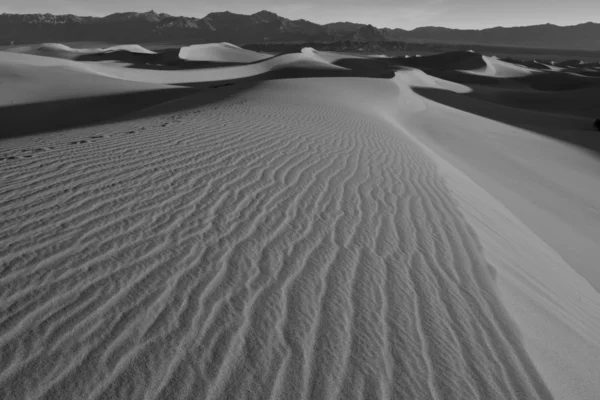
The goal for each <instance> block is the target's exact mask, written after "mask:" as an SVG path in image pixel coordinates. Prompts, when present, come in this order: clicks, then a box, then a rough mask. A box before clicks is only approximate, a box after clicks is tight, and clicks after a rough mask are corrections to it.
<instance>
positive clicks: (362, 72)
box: [0, 55, 394, 139]
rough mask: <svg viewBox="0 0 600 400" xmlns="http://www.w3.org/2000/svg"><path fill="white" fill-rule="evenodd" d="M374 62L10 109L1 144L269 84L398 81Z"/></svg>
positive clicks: (1, 115)
mask: <svg viewBox="0 0 600 400" xmlns="http://www.w3.org/2000/svg"><path fill="white" fill-rule="evenodd" d="M280 56H281V55H279V56H276V57H280ZM367 61H369V60H367ZM373 61H374V63H372V64H371V63H369V62H366V63H359V64H356V63H354V62H353V61H352V60H350V61H349V62H346V61H344V60H342V61H341V62H340V63H341V64H342V65H346V68H349V67H354V69H347V70H337V69H328V68H309V67H286V68H279V69H276V70H273V71H269V72H266V73H264V74H260V75H255V76H251V77H246V78H242V79H231V80H222V81H211V82H190V83H181V84H172V85H171V86H173V89H161V90H153V91H142V92H132V93H126V94H118V95H106V96H93V97H85V98H74V99H66V100H57V101H51V102H40V103H29V104H22V105H7V106H3V107H0V121H1V123H2V129H1V130H0V139H8V138H14V137H19V136H24V135H32V134H38V133H43V132H51V131H56V130H61V129H71V128H78V127H86V126H93V125H96V124H100V123H104V122H107V121H115V120H117V121H119V120H121V121H122V120H128V119H134V118H138V117H139V115H141V114H140V113H142V114H143V115H144V116H154V115H157V113H158V114H160V113H168V112H175V111H181V110H184V109H188V108H190V109H191V108H196V107H199V106H202V105H204V104H210V103H214V102H218V101H221V100H223V99H225V98H227V97H229V96H231V95H234V94H236V93H239V92H242V91H244V90H248V89H249V88H251V87H253V86H255V85H257V84H259V83H260V82H261V81H266V80H275V79H299V78H340V77H369V78H382V79H390V78H393V77H394V70H393V69H391V68H388V67H387V66H386V65H382V64H381V63H377V62H376V60H373ZM370 65H371V66H372V67H370ZM191 94H194V97H193V100H191V101H190V102H174V103H173V105H172V106H165V107H155V108H151V109H148V108H149V107H153V106H157V105H160V104H162V103H165V102H169V101H171V100H175V99H179V98H181V97H184V96H188V95H191ZM146 109H148V110H146Z"/></svg>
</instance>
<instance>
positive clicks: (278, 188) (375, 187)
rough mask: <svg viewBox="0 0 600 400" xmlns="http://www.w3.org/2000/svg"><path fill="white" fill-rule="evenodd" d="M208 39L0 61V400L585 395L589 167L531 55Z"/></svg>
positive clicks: (593, 201)
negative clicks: (167, 62)
mask: <svg viewBox="0 0 600 400" xmlns="http://www.w3.org/2000/svg"><path fill="white" fill-rule="evenodd" d="M206 48H207V47H206V46H205V47H204V49H206ZM208 48H210V49H211V50H210V52H209V53H210V55H211V57H214V58H213V60H212V61H213V62H219V63H228V62H237V63H240V62H242V61H243V62H244V63H243V64H242V65H236V66H222V67H218V68H197V69H182V70H177V71H173V70H171V71H168V70H153V69H140V68H132V67H131V66H129V67H128V66H123V65H120V64H118V63H105V62H96V63H94V62H82V61H73V60H69V59H63V58H56V57H54V58H50V57H41V56H39V55H31V54H17V53H0V86H1V87H4V88H5V90H3V91H2V94H1V95H0V107H2V109H1V110H4V111H2V112H3V113H4V114H3V119H5V120H7V121H9V123H10V124H11V125H10V126H11V127H12V128H11V131H10V133H8V134H4V136H3V138H2V139H0V176H1V177H2V178H1V180H2V184H1V185H0V199H1V201H0V213H1V215H2V220H3V223H2V226H1V227H0V260H1V263H2V264H1V269H0V354H1V355H2V356H1V359H2V360H3V361H2V363H1V364H0V397H1V398H7V399H37V398H43V399H167V398H173V399H188V398H189V399H199V398H201V399H225V398H231V399H234V398H236V399H237V398H249V399H250V398H251V399H268V398H271V399H295V398H298V399H319V398H322V399H354V398H356V399H486V400H487V399H543V400H546V399H552V398H554V399H596V398H598V397H599V396H600V388H599V387H598V385H597V382H598V381H599V380H600V372H599V371H598V368H596V367H597V360H598V359H600V333H599V332H600V295H599V294H598V291H597V290H595V289H594V287H595V288H596V289H598V288H599V287H600V277H599V276H598V275H597V274H598V272H597V271H596V269H595V268H594V267H595V261H594V260H596V259H597V258H598V256H599V255H600V254H599V253H600V250H598V249H600V247H599V246H598V245H599V244H600V232H599V229H600V228H599V226H600V224H598V222H599V221H598V216H599V215H600V214H599V210H600V204H599V203H598V202H599V201H600V200H599V199H600V196H599V194H600V193H599V192H600V182H599V179H600V178H598V176H597V171H598V169H597V168H598V166H599V165H598V163H599V162H600V161H598V158H597V155H596V154H595V153H594V151H593V149H592V147H591V145H590V142H586V141H584V140H579V141H577V143H575V140H574V139H573V136H576V135H578V134H579V135H583V134H584V133H585V134H593V131H591V130H589V129H588V126H587V125H585V124H584V121H585V118H586V117H587V115H585V114H584V113H583V112H580V113H579V114H577V115H576V114H573V113H571V112H570V111H569V108H568V107H567V108H565V110H566V111H565V113H564V114H561V115H554V117H552V115H553V114H554V111H553V109H552V108H551V106H550V105H549V104H550V102H548V101H546V102H544V101H542V100H540V101H539V102H538V105H537V106H536V107H533V108H535V109H523V108H522V107H519V105H518V104H519V103H518V101H516V100H515V98H516V99H522V98H523V96H530V97H527V98H528V99H530V98H534V99H535V98H538V97H539V98H540V99H545V98H546V97H545V96H550V95H551V93H550V91H548V90H545V91H544V90H541V89H535V88H533V87H532V86H531V85H537V86H536V87H539V85H542V84H543V83H544V82H545V81H544V80H542V81H540V78H538V77H537V74H543V72H540V71H533V70H526V73H522V74H521V73H518V74H517V73H516V72H515V71H522V69H521V67H519V66H517V67H514V68H513V65H512V64H510V65H505V64H508V63H504V62H501V61H499V60H496V59H492V58H489V59H486V58H481V59H480V60H478V59H477V58H476V57H477V55H476V54H475V55H474V57H475V58H473V59H471V58H468V59H466V60H465V59H464V58H462V57H463V56H462V55H461V56H460V59H458V60H456V62H455V63H450V64H452V65H454V66H453V68H455V71H456V74H454V75H452V76H456V77H460V79H457V82H450V81H447V80H443V79H440V78H439V77H436V76H435V75H439V73H437V72H436V71H431V69H432V68H434V67H436V65H435V61H436V60H437V62H439V61H440V60H449V59H452V58H453V57H456V56H454V55H450V56H446V57H445V58H444V57H437V58H433V59H430V58H428V57H420V58H419V59H418V62H419V63H421V64H422V65H423V66H424V67H423V68H424V70H426V71H427V72H429V74H428V73H425V72H423V71H420V70H417V69H412V68H404V69H401V70H398V71H397V72H396V73H395V75H394V76H393V77H387V75H385V76H386V77H380V78H370V77H363V76H361V74H362V73H363V71H364V70H365V64H364V62H366V61H364V60H358V61H357V60H356V58H354V61H350V62H347V61H344V59H343V58H338V57H339V55H335V54H330V53H320V52H316V51H314V50H313V49H305V50H303V51H302V52H301V53H296V54H286V55H282V56H278V57H274V58H266V59H260V60H258V61H256V60H250V59H246V60H245V61H244V60H240V59H237V61H236V57H240V52H239V51H238V50H236V49H233V48H229V47H227V46H226V45H224V44H218V45H215V46H210V47H208ZM215 48H216V50H215ZM201 49H202V48H201ZM192 50H193V51H192ZM230 50H231V51H230ZM125 51H127V50H125ZM186 51H187V52H195V56H194V57H195V58H200V57H199V55H201V54H202V53H203V52H204V51H205V50H202V51H199V50H198V49H197V48H196V49H193V48H192V49H189V50H186ZM186 51H184V54H185V53H186ZM242 53H243V54H246V53H245V51H244V52H242ZM188 54H191V53H188ZM432 60H433V61H432ZM196 61H198V60H196ZM451 61H452V60H451ZM466 64H468V65H471V66H472V67H473V68H469V69H468V70H467V72H461V71H462V68H463V67H464V66H465V65H466ZM342 65H344V66H342ZM373 65H375V66H377V68H379V67H381V64H373ZM447 65H449V64H447ZM441 67H443V66H442V65H441V66H440V68H441ZM522 68H523V69H524V70H525V69H526V67H522ZM442 69H443V68H442ZM473 71H475V73H473ZM548 73H556V71H550V72H548ZM540 76H542V78H543V79H546V78H544V77H546V76H547V75H540ZM561 76H562V75H561ZM550 78H552V79H551V81H552V82H555V81H556V79H557V78H556V77H555V76H554V75H553V76H550ZM550 78H548V79H550ZM470 79H472V80H473V81H472V82H471V81H469V80H470ZM481 79H492V80H494V82H495V83H494V85H496V86H497V87H498V91H499V92H500V93H503V96H502V97H501V98H500V99H496V102H493V101H490V98H492V97H493V96H492V95H491V94H490V93H491V92H490V91H491V90H493V89H492V88H491V86H486V85H484V84H482V83H481ZM569 79H570V78H569ZM57 82H58V83H57ZM222 82H227V84H223V83H222ZM485 82H487V81H485ZM540 82H541V83H540ZM565 82H566V81H565ZM569 82H571V81H569ZM585 82H588V81H585ZM590 82H592V81H590ZM200 84H201V85H200ZM513 89H514V90H515V91H516V93H520V94H519V95H518V96H513V95H511V93H509V92H510V91H511V90H513ZM486 90H487V92H486ZM569 90H571V89H569ZM572 90H583V91H584V93H586V96H590V98H591V96H594V94H595V93H597V89H596V87H595V86H593V85H592V84H591V83H590V86H589V87H587V86H586V87H585V88H580V89H572ZM148 93H153V96H154V97H150V96H148ZM552 93H557V95H559V94H560V93H562V95H563V97H560V96H559V97H558V98H559V99H562V100H560V101H562V102H564V103H567V102H569V101H573V98H576V96H575V95H572V96H571V97H568V96H567V95H566V93H568V92H565V91H562V92H552ZM123 95H127V96H129V95H132V96H135V97H134V98H135V99H139V100H140V103H139V104H137V103H136V102H132V101H123V102H121V103H119V106H118V107H125V105H126V104H129V107H128V108H121V112H119V113H117V114H118V115H117V114H115V115H108V113H102V112H99V111H97V110H98V109H109V108H110V105H111V104H114V98H115V97H113V96H123ZM486 96H487V97H486ZM532 96H533V97H532ZM536 96H538V97H536ZM565 96H566V97H565ZM128 99H130V100H131V98H130V97H128ZM141 99H146V101H145V102H142V101H141ZM49 103H52V104H55V107H58V108H56V110H58V111H57V112H56V113H53V114H51V115H50V114H47V115H44V114H39V115H40V117H39V119H38V121H37V122H36V121H35V120H36V118H37V116H38V113H40V112H41V110H42V107H41V105H48V104H49ZM77 107H79V108H77ZM118 107H115V109H114V111H116V110H117V108H118ZM575 108H576V107H574V106H573V107H572V109H575ZM90 109H91V110H96V111H93V112H92V114H94V115H96V119H93V120H86V118H87V117H86V118H83V117H82V118H83V119H82V118H77V115H84V116H85V112H88V113H89V112H91V111H90ZM70 110H71V113H69V112H70ZM16 111H18V113H17V112H16ZM590 112H591V111H590ZM28 113H30V114H29V116H30V120H32V121H26V120H25V119H24V117H23V116H26V115H28ZM11 121H12V122H11ZM86 121H87V122H86ZM49 124H50V125H49ZM52 124H53V125H52ZM49 126H51V127H53V128H52V129H50V128H48V127H49ZM65 127H67V128H69V129H65ZM567 136H568V137H567ZM567 139H569V140H570V141H568V140H567ZM586 145H587V147H585V146H586Z"/></svg>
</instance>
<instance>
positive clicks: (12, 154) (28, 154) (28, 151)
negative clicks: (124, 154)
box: [0, 115, 183, 162]
mask: <svg viewBox="0 0 600 400" xmlns="http://www.w3.org/2000/svg"><path fill="white" fill-rule="evenodd" d="M182 118H183V116H182V115H172V116H169V117H166V118H160V119H158V121H156V122H155V123H154V124H152V125H148V128H149V129H153V128H157V127H161V128H166V127H168V126H169V125H171V124H173V123H174V122H179V121H181V120H182ZM145 130H146V127H145V126H139V127H136V128H134V129H132V130H128V131H125V132H121V133H120V134H121V135H123V134H124V135H132V134H136V133H142V132H144V131H145ZM115 135H119V133H115V134H97V135H93V136H89V137H86V138H83V139H78V140H71V141H68V142H65V143H52V144H51V145H47V146H39V147H31V148H24V149H18V150H9V151H7V152H6V153H4V154H2V153H0V162H3V161H4V162H7V161H18V160H27V159H31V158H33V157H35V156H36V155H39V154H40V153H46V152H49V151H54V150H58V151H64V147H65V146H82V145H89V144H93V143H96V142H98V141H102V140H105V139H110V138H111V137H113V136H115Z"/></svg>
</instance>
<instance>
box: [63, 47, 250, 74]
mask: <svg viewBox="0 0 600 400" xmlns="http://www.w3.org/2000/svg"><path fill="white" fill-rule="evenodd" d="M75 61H84V62H85V61H87V62H102V61H115V62H121V63H127V64H129V65H128V66H127V68H134V69H149V70H157V71H165V70H170V71H182V70H191V69H207V68H222V67H232V66H240V65H247V64H252V63H241V62H217V61H193V60H185V59H181V58H179V49H170V50H166V51H162V52H159V53H156V54H143V53H133V52H130V51H126V50H118V51H111V52H105V53H92V54H82V55H80V56H77V57H76V58H75Z"/></svg>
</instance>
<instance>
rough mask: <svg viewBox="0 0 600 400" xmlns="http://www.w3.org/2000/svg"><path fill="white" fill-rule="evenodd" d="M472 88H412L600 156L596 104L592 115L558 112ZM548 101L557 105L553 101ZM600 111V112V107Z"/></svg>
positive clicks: (442, 100)
mask: <svg viewBox="0 0 600 400" xmlns="http://www.w3.org/2000/svg"><path fill="white" fill-rule="evenodd" d="M471 89H472V90H473V91H472V92H471V93H466V94H459V93H455V92H452V91H449V90H444V89H437V88H424V87H413V88H412V90H413V91H414V92H415V93H417V94H419V95H421V96H423V97H425V98H427V99H429V100H432V101H435V102H437V103H440V104H443V105H446V106H448V107H452V108H455V109H458V110H461V111H465V112H468V113H470V114H474V115H478V116H480V117H484V118H488V119H491V120H494V121H498V122H501V123H504V124H508V125H512V126H515V127H518V128H522V129H526V130H529V131H532V132H535V133H537V134H539V135H542V136H546V137H549V138H552V139H555V140H560V141H563V142H566V143H569V144H571V145H575V146H578V147H580V148H583V149H586V150H588V151H592V152H594V153H595V154H596V155H598V156H600V132H598V131H597V130H596V129H595V128H594V126H593V123H594V120H595V118H593V117H592V116H591V112H593V108H590V109H589V113H590V117H589V118H585V117H583V116H581V115H577V114H569V113H568V109H567V112H566V113H565V114H558V113H555V112H554V111H553V110H551V109H546V110H545V109H544V108H543V107H541V108H540V109H527V108H521V107H518V106H517V107H515V106H514V104H511V101H510V98H509V99H508V101H502V100H503V99H500V101H498V100H497V99H493V100H494V101H487V100H486V99H484V98H482V97H484V96H485V95H484V94H482V93H480V88H478V87H477V86H471ZM487 95H489V94H487ZM504 100H506V99H504ZM548 105H549V107H550V106H555V105H553V104H552V102H551V101H549V102H548ZM598 112H599V113H600V109H599V110H598Z"/></svg>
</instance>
